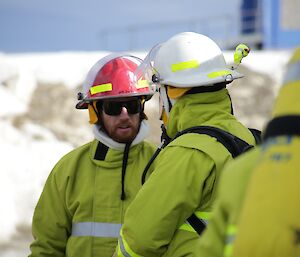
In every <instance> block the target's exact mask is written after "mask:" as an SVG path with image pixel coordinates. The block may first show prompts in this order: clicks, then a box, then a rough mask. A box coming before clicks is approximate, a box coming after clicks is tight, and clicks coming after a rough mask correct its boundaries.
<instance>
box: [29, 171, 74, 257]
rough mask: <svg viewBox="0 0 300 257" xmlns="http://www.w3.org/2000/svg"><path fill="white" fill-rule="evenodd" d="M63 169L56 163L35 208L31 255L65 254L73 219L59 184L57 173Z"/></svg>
mask: <svg viewBox="0 0 300 257" xmlns="http://www.w3.org/2000/svg"><path fill="white" fill-rule="evenodd" d="M61 169H62V168H61V167H60V165H56V167H55V168H54V170H53V171H52V172H51V174H50V175H49V177H48V179H47V181H46V184H45V186H44V189H43V192H42V194H41V196H40V199H39V201H38V204H37V206H36V208H35V211H34V215H33V221H32V234H33V238H34V241H33V243H32V244H31V246H30V249H31V254H30V255H29V257H43V256H53V257H60V256H65V252H66V243H67V239H68V237H69V236H70V233H71V219H70V215H69V214H68V212H67V210H66V207H65V203H64V197H65V194H64V189H63V186H61V187H60V186H59V185H58V179H57V173H58V172H62V171H63V170H61ZM59 182H60V183H63V182H61V181H59Z"/></svg>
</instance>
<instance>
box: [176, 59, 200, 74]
mask: <svg viewBox="0 0 300 257" xmlns="http://www.w3.org/2000/svg"><path fill="white" fill-rule="evenodd" d="M199 65H200V64H199V62H198V61H197V60H191V61H186V62H180V63H174V64H172V68H171V70H172V71H173V72H176V71H180V70H187V69H193V68H198V67H199Z"/></svg>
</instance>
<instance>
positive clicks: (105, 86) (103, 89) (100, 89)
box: [90, 83, 112, 95]
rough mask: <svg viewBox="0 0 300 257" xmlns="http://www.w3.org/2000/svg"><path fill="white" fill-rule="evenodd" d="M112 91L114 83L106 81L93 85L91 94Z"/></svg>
mask: <svg viewBox="0 0 300 257" xmlns="http://www.w3.org/2000/svg"><path fill="white" fill-rule="evenodd" d="M108 91H112V84H111V83H106V84H102V85H97V86H93V87H91V88H90V92H91V95H94V94H97V93H102V92H108Z"/></svg>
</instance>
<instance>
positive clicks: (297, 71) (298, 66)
mask: <svg viewBox="0 0 300 257" xmlns="http://www.w3.org/2000/svg"><path fill="white" fill-rule="evenodd" d="M297 80H300V61H298V62H296V63H293V64H290V65H288V66H287V70H286V73H285V75H284V79H283V84H287V83H288V82H293V81H297Z"/></svg>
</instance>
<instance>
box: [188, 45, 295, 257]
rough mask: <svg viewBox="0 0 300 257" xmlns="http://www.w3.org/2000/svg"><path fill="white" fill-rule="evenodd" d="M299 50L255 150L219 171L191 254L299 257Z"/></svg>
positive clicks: (290, 63) (218, 256)
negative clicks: (216, 187) (214, 193)
mask: <svg viewBox="0 0 300 257" xmlns="http://www.w3.org/2000/svg"><path fill="white" fill-rule="evenodd" d="M299 97H300V47H299V48H297V49H296V51H295V52H294V54H293V55H292V58H291V59H290V61H289V63H288V65H287V68H286V74H285V76H284V79H283V85H282V87H281V89H280V92H279V95H278V97H277V99H276V101H275V106H274V110H273V119H272V120H271V121H270V122H269V123H268V125H267V127H266V131H265V132H264V138H265V139H267V140H266V142H265V143H264V144H263V145H262V146H261V147H259V148H256V149H254V150H252V151H251V152H249V153H246V154H245V155H243V156H241V157H239V158H237V159H235V160H234V161H233V162H231V163H230V164H229V165H228V166H227V167H226V168H225V170H224V171H223V172H222V177H221V180H220V186H219V190H218V197H217V201H216V205H215V207H214V211H213V214H212V217H211V219H210V222H209V225H208V227H207V229H206V231H205V232H204V233H203V236H202V237H201V238H200V239H199V240H198V241H199V243H198V244H197V246H196V248H195V249H194V253H193V256H199V257H200V256H201V257H220V256H224V257H230V256H237V257H238V256H243V257H247V256H251V257H255V256H266V257H268V256H272V257H275V256H300V229H299V228H300V219H299V216H300V208H299V200H298V196H299V194H300V190H299V183H298V181H299V179H300V173H299V164H300V163H299V160H300V151H299V149H300V137H299V135H300V133H299V129H300V108H299Z"/></svg>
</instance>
